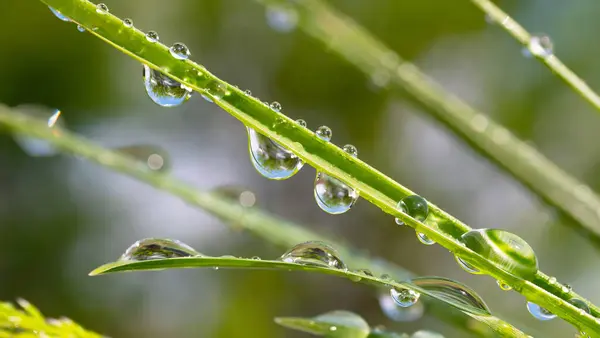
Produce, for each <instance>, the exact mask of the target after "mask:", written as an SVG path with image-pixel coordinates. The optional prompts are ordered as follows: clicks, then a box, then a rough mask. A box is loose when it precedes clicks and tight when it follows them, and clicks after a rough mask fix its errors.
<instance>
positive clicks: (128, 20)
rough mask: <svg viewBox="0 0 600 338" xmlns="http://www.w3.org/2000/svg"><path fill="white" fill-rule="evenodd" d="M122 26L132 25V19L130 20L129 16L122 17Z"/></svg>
mask: <svg viewBox="0 0 600 338" xmlns="http://www.w3.org/2000/svg"><path fill="white" fill-rule="evenodd" d="M123 26H125V27H127V28H131V27H133V20H131V19H130V18H125V19H123Z"/></svg>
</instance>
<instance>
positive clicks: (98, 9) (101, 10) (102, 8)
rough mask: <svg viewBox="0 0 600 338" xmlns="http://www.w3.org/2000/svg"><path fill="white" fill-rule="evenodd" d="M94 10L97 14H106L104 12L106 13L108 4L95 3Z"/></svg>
mask: <svg viewBox="0 0 600 338" xmlns="http://www.w3.org/2000/svg"><path fill="white" fill-rule="evenodd" d="M96 12H97V13H98V14H106V13H108V6H106V5H105V4H97V5H96Z"/></svg>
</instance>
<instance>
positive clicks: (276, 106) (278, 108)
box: [269, 101, 281, 112]
mask: <svg viewBox="0 0 600 338" xmlns="http://www.w3.org/2000/svg"><path fill="white" fill-rule="evenodd" d="M269 107H271V109H273V110H274V111H276V112H280V111H281V103H279V102H277V101H273V102H272V103H271V104H270V105H269Z"/></svg>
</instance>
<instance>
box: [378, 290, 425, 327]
mask: <svg viewBox="0 0 600 338" xmlns="http://www.w3.org/2000/svg"><path fill="white" fill-rule="evenodd" d="M378 301H379V306H380V307H381V311H383V314H385V315H386V317H388V318H389V319H391V320H393V321H396V322H412V321H415V320H417V319H419V318H421V317H422V316H423V313H424V312H425V307H424V306H423V303H422V302H417V303H416V304H415V305H413V306H410V307H401V306H398V304H396V301H395V300H394V299H393V298H392V297H390V291H388V290H387V289H381V292H380V293H379V297H378Z"/></svg>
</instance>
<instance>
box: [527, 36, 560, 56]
mask: <svg viewBox="0 0 600 338" xmlns="http://www.w3.org/2000/svg"><path fill="white" fill-rule="evenodd" d="M523 52H524V54H525V56H531V55H533V56H537V57H541V58H547V57H549V56H550V55H552V53H554V44H553V43H552V40H551V39H550V37H549V36H547V35H534V36H532V37H531V38H530V39H529V45H528V48H525V49H524V50H523Z"/></svg>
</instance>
